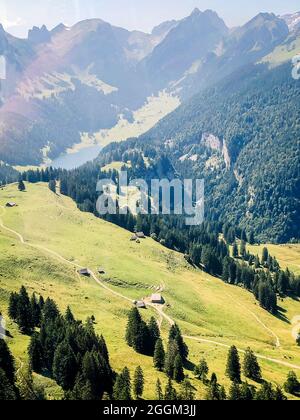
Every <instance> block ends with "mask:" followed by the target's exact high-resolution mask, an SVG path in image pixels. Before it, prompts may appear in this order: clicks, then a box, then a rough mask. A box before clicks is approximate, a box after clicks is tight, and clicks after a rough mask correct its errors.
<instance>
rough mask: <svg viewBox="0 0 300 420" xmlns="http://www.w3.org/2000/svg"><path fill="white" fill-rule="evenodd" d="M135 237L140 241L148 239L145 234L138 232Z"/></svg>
mask: <svg viewBox="0 0 300 420" xmlns="http://www.w3.org/2000/svg"><path fill="white" fill-rule="evenodd" d="M135 235H136V237H137V238H138V239H145V238H146V235H145V234H144V232H137V233H136V234H135Z"/></svg>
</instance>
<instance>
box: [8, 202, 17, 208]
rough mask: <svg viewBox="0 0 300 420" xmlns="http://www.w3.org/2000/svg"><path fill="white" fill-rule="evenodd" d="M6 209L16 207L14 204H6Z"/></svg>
mask: <svg viewBox="0 0 300 420" xmlns="http://www.w3.org/2000/svg"><path fill="white" fill-rule="evenodd" d="M6 207H9V208H12V207H17V204H16V203H6Z"/></svg>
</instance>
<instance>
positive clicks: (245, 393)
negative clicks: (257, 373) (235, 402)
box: [240, 382, 255, 401]
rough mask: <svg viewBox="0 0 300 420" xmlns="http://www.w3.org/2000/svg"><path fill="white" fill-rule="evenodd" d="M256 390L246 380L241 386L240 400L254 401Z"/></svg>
mask: <svg viewBox="0 0 300 420" xmlns="http://www.w3.org/2000/svg"><path fill="white" fill-rule="evenodd" d="M254 395H255V390H254V389H253V387H251V386H249V385H248V383H247V382H244V383H243V384H242V385H241V387H240V400H242V401H252V400H253V399H254Z"/></svg>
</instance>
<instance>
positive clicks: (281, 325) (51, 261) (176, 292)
mask: <svg viewBox="0 0 300 420" xmlns="http://www.w3.org/2000/svg"><path fill="white" fill-rule="evenodd" d="M26 189H27V191H26V192H24V193H21V192H19V191H18V190H17V186H16V185H10V186H8V187H6V188H4V189H3V190H1V191H0V205H1V206H5V204H6V202H9V201H13V202H16V203H17V204H18V206H17V207H15V208H11V209H5V208H3V207H2V208H0V219H1V220H2V222H3V224H4V226H5V227H6V228H9V229H10V230H7V229H5V228H4V226H2V227H1V226H0V251H1V252H0V310H1V311H2V312H3V313H4V315H5V319H6V323H7V329H8V330H9V332H10V333H11V335H12V338H9V339H8V342H9V345H10V348H11V349H12V352H13V354H14V356H15V358H16V361H17V364H18V366H19V365H21V364H23V363H26V360H27V354H26V352H27V346H28V343H29V338H28V337H25V336H22V335H21V334H20V333H19V332H18V329H17V327H16V325H15V324H13V323H12V322H11V321H10V320H9V319H8V317H7V305H8V299H9V294H10V292H12V291H16V290H18V289H19V288H20V287H21V285H25V286H26V288H27V289H28V291H29V292H30V293H33V292H35V293H37V294H41V295H43V296H44V297H48V296H49V297H51V298H53V299H54V300H55V301H56V302H57V304H58V305H59V307H60V309H61V310H62V311H64V310H65V309H66V308H67V306H70V307H71V309H72V311H73V312H74V314H75V316H76V317H77V318H78V319H81V320H83V321H84V320H85V319H86V318H87V317H88V316H91V315H94V316H95V318H96V325H95V329H96V331H97V332H98V333H99V334H100V333H102V334H103V335H104V337H105V339H106V341H107V345H108V348H109V352H110V358H111V364H112V367H113V368H114V369H115V370H116V371H120V370H121V369H122V368H123V367H124V366H128V367H129V369H130V370H131V372H132V373H133V371H134V369H135V367H136V366H138V365H141V366H142V368H143V370H144V373H145V379H146V387H145V389H146V392H145V398H147V399H150V398H154V391H155V383H156V380H157V378H158V377H159V378H160V379H161V381H162V383H163V384H165V383H166V381H167V380H166V377H165V375H163V374H161V373H158V372H157V371H155V370H154V368H153V364H152V359H151V358H149V357H145V356H141V355H138V354H136V353H135V352H134V351H133V350H132V349H130V348H129V347H128V346H127V345H126V343H125V340H124V334H125V328H126V321H127V314H128V311H129V309H130V308H131V307H132V303H131V300H135V299H141V298H146V297H149V296H150V295H151V294H152V293H153V292H154V291H155V290H156V289H157V288H161V289H163V292H162V294H163V296H164V299H165V301H166V305H165V307H164V308H163V311H164V313H165V314H166V315H167V316H168V317H170V318H171V319H172V320H174V321H175V322H177V323H178V325H179V326H180V328H181V330H182V333H183V334H184V335H185V336H187V337H189V338H186V339H185V340H186V343H187V344H188V346H189V348H190V357H189V359H190V361H191V368H192V364H193V363H197V362H198V361H199V360H200V359H201V358H202V357H205V358H206V359H207V361H208V364H209V367H210V372H216V373H217V375H218V378H219V381H220V382H221V383H222V384H224V385H225V386H226V388H228V387H229V381H228V379H227V378H226V376H225V366H226V357H227V351H228V348H227V347H226V346H230V345H232V344H235V345H236V346H237V347H238V348H239V349H240V350H245V349H246V348H247V347H248V346H250V347H251V348H252V349H253V350H254V351H255V352H256V353H257V354H258V355H259V356H262V357H266V358H269V359H276V362H275V361H271V360H262V359H261V360H260V364H261V366H262V370H263V376H264V378H265V379H266V380H269V381H272V382H273V383H276V384H279V385H282V384H283V382H284V381H285V379H286V375H287V373H288V372H289V371H290V370H293V369H291V367H290V366H287V364H290V365H295V366H299V369H300V352H299V348H298V347H297V346H296V343H295V340H294V338H293V337H292V333H291V331H292V328H293V325H292V320H293V318H294V317H295V316H297V315H300V304H299V302H298V301H297V300H293V299H284V300H282V301H280V302H279V305H280V308H281V311H280V315H279V316H278V317H275V316H272V315H270V314H269V313H267V312H266V311H264V310H263V309H261V308H260V307H259V305H258V304H257V302H256V301H255V299H254V297H253V295H252V294H250V293H249V292H247V291H245V290H243V289H241V288H238V287H234V286H229V285H226V284H224V283H223V282H222V281H221V280H220V279H217V278H214V277H211V276H209V275H208V274H205V273H203V272H201V271H199V270H196V269H193V268H191V267H190V266H188V265H187V263H186V261H185V260H184V257H183V256H182V255H181V254H178V253H176V252H173V251H169V250H168V249H166V248H164V247H162V246H161V245H160V244H158V243H157V242H155V241H153V240H152V239H150V238H147V239H145V240H143V241H141V243H140V244H137V243H135V242H130V237H131V234H130V232H128V231H125V230H123V229H121V228H119V227H116V226H114V225H112V224H110V223H107V222H104V221H102V220H100V219H98V218H96V217H94V216H93V215H91V214H88V213H83V212H80V211H79V210H78V209H77V207H76V205H75V204H74V203H73V201H72V200H70V199H69V198H67V197H64V196H61V195H59V194H54V193H52V192H51V191H50V190H49V189H48V186H47V185H46V184H26ZM13 231H15V232H16V233H18V234H19V235H21V236H22V237H23V239H24V243H22V242H21V241H20V239H21V237H19V236H17V235H16V233H14V232H13ZM251 251H252V252H253V251H256V253H259V252H261V249H260V248H257V250H256V249H255V248H253V247H252V249H251ZM270 253H271V254H272V255H276V257H278V260H279V261H280V263H281V265H282V266H283V267H284V266H289V267H290V268H291V269H293V270H295V271H296V270H297V266H298V269H299V267H300V248H299V247H297V246H291V247H289V246H286V247H279V246H272V248H271V247H270ZM79 266H80V267H87V268H89V269H91V270H92V271H93V272H94V273H97V269H98V268H99V267H103V268H104V269H105V272H106V274H105V275H103V276H100V275H99V276H98V278H99V280H100V283H101V284H99V283H97V282H96V281H95V280H94V279H93V277H90V278H84V277H80V276H79V275H78V274H77V269H78V267H79ZM298 271H299V270H298ZM126 298H127V299H126ZM142 314H143V317H144V318H145V319H149V318H150V317H151V316H153V315H154V316H155V317H157V319H158V320H159V321H160V320H161V316H162V315H161V314H159V313H158V312H157V311H156V310H155V309H154V308H148V309H147V310H144V311H143V312H142ZM168 330H169V323H168V321H167V319H166V318H163V322H162V335H163V337H164V338H165V339H166V338H167V334H168ZM197 339H199V340H203V341H197ZM205 340H206V341H205ZM277 341H279V343H280V346H276V342H277ZM241 357H242V353H241ZM295 371H296V372H298V374H299V377H300V370H296V369H295ZM186 373H187V374H188V375H189V376H190V378H191V379H192V380H193V385H194V386H195V387H196V388H197V396H198V397H199V398H201V397H203V396H204V392H205V389H204V388H203V386H202V385H201V384H200V383H199V382H198V381H196V380H195V379H193V373H192V371H191V370H190V371H188V370H187V372H186ZM35 378H36V380H37V381H40V382H42V383H43V384H44V385H45V386H46V390H47V394H48V396H49V398H59V397H60V396H61V395H62V392H61V390H60V389H59V387H58V386H56V385H55V384H54V382H53V381H52V380H51V379H49V378H44V377H41V376H37V375H36V376H35Z"/></svg>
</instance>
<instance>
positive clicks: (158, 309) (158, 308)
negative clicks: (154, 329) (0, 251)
mask: <svg viewBox="0 0 300 420" xmlns="http://www.w3.org/2000/svg"><path fill="white" fill-rule="evenodd" d="M0 208H1V210H3V211H4V212H5V208H4V207H3V206H0ZM0 227H1V228H2V229H4V230H5V231H7V232H9V233H11V234H13V235H15V236H16V237H17V238H18V239H19V241H20V242H21V244H23V245H25V246H29V247H31V248H34V249H38V250H42V251H44V252H46V253H48V254H50V255H52V256H54V257H56V258H58V259H59V260H60V261H62V262H64V263H65V264H68V265H70V266H72V267H73V268H76V269H82V268H84V267H83V266H80V265H79V264H77V263H74V262H72V261H69V260H67V259H66V258H64V257H63V256H62V255H60V254H58V253H57V252H55V251H52V250H51V249H49V248H46V247H44V246H41V245H36V244H31V243H29V242H28V241H25V239H24V237H23V236H22V235H21V234H20V233H19V232H17V231H15V230H13V229H10V228H9V227H7V226H5V224H4V223H3V221H2V219H0ZM89 272H90V275H91V277H92V278H93V279H94V281H95V282H96V283H97V284H98V285H99V286H100V287H102V288H103V289H105V290H107V291H109V292H110V293H112V294H113V295H115V296H117V297H119V298H121V299H124V300H126V301H127V302H130V303H132V299H130V298H128V297H127V296H124V295H122V294H121V293H119V292H116V291H115V290H112V289H111V288H110V287H108V286H107V285H106V284H105V283H103V282H102V281H101V280H99V278H98V277H97V276H96V274H95V273H94V272H93V271H91V270H89ZM147 305H148V306H149V307H151V308H153V309H154V310H155V311H156V312H157V313H158V315H159V316H160V319H161V321H160V326H161V324H162V319H165V320H166V321H167V322H168V323H169V324H170V325H171V326H172V325H174V324H175V321H174V320H173V319H172V318H171V317H170V316H168V315H167V314H165V313H164V311H163V307H161V306H158V305H155V304H153V303H147ZM248 312H251V311H248ZM251 314H252V315H253V316H254V317H255V318H256V319H257V320H258V318H257V317H256V315H255V314H253V313H252V312H251ZM295 318H297V323H298V322H299V323H300V316H299V317H295ZM295 318H294V319H295ZM258 321H259V322H260V323H261V324H262V325H263V326H264V327H265V328H266V329H267V330H268V331H269V332H271V330H270V329H269V328H268V327H267V326H266V325H265V324H263V323H262V322H261V321H260V320H258ZM297 326H298V325H297ZM272 335H273V336H276V334H274V333H273V332H272ZM276 337H277V336H276ZM183 338H184V339H186V340H193V341H197V342H199V343H208V344H212V345H216V346H219V347H223V348H227V349H229V348H230V345H228V344H224V343H222V342H219V341H214V340H208V339H205V338H200V337H193V336H188V335H184V336H183ZM277 338H278V337H277ZM278 340H279V339H278ZM279 345H280V344H279ZM238 351H239V352H240V353H245V350H242V349H238ZM256 357H257V358H258V359H261V360H266V361H268V362H272V363H275V364H278V365H281V366H285V367H288V368H291V369H296V370H300V366H298V365H294V364H291V363H288V362H285V361H282V360H277V359H273V358H270V357H267V356H262V355H259V354H256Z"/></svg>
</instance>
